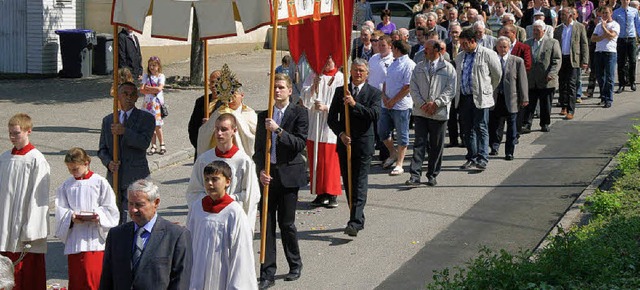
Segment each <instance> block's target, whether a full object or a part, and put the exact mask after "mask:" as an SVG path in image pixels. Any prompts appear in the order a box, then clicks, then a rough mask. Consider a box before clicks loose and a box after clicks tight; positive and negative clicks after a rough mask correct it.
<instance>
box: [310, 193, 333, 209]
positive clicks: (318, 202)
mask: <svg viewBox="0 0 640 290" xmlns="http://www.w3.org/2000/svg"><path fill="white" fill-rule="evenodd" d="M327 204H329V199H328V198H327V197H326V196H325V195H324V194H318V196H316V198H315V199H314V200H313V201H312V202H311V205H312V206H323V205H327Z"/></svg>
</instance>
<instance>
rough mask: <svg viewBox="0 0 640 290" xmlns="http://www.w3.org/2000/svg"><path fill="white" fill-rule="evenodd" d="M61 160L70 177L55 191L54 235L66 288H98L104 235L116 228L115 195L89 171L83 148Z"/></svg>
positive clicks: (72, 149) (116, 208) (116, 210)
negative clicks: (66, 267)
mask: <svg viewBox="0 0 640 290" xmlns="http://www.w3.org/2000/svg"><path fill="white" fill-rule="evenodd" d="M64 161H65V163H66V165H67V168H68V169H69V173H71V175H72V177H70V178H68V179H67V180H66V181H65V182H64V183H63V184H62V185H61V186H60V187H59V188H58V190H57V194H56V230H55V235H56V237H58V238H59V239H60V240H62V242H63V243H64V244H65V247H64V254H65V255H67V259H68V262H69V289H98V288H99V287H100V274H101V272H102V259H103V255H104V248H105V241H106V238H107V233H108V232H109V229H110V228H112V227H115V226H117V225H118V219H119V212H118V207H117V206H116V200H115V194H114V192H113V189H111V186H110V185H109V182H108V181H107V180H106V179H105V178H104V177H102V176H100V175H98V174H95V173H93V172H92V171H91V170H89V164H90V162H91V158H90V157H89V155H87V153H86V152H85V151H84V150H83V149H81V148H71V150H69V152H68V153H67V155H66V156H65V159H64Z"/></svg>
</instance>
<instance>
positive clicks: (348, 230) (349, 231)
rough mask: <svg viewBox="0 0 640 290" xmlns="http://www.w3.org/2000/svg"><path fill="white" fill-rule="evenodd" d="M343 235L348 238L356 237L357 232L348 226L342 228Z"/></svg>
mask: <svg viewBox="0 0 640 290" xmlns="http://www.w3.org/2000/svg"><path fill="white" fill-rule="evenodd" d="M344 233H345V234H347V235H349V236H350V237H357V236H358V230H357V229H356V228H354V227H353V226H352V225H348V226H347V227H346V228H344Z"/></svg>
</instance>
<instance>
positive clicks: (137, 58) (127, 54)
mask: <svg viewBox="0 0 640 290" xmlns="http://www.w3.org/2000/svg"><path fill="white" fill-rule="evenodd" d="M123 67H127V68H129V70H130V71H131V74H132V75H133V77H134V78H135V79H139V78H140V77H142V54H141V53H140V41H138V37H137V36H135V35H134V34H133V33H132V32H131V29H129V28H128V27H123V28H122V30H120V33H118V68H123Z"/></svg>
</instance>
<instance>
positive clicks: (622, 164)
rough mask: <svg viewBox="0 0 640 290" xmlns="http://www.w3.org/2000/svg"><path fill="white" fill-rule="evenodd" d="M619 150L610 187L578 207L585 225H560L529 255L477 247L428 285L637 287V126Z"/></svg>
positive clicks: (639, 138)
mask: <svg viewBox="0 0 640 290" xmlns="http://www.w3.org/2000/svg"><path fill="white" fill-rule="evenodd" d="M634 128H635V129H636V131H637V132H636V133H632V134H630V139H629V141H628V142H627V148H628V150H627V151H626V152H624V153H621V154H619V155H618V156H617V157H616V158H617V159H618V162H619V165H618V166H617V168H616V170H617V176H616V179H615V181H614V182H613V185H612V187H611V188H610V189H609V190H597V191H596V192H595V193H594V194H593V195H591V196H589V197H588V198H587V200H586V201H587V202H586V203H585V206H584V207H583V208H582V210H584V211H587V212H589V213H590V214H591V220H590V221H589V223H588V224H587V225H584V226H580V227H573V228H571V229H569V230H566V231H565V230H564V229H559V234H558V235H556V236H554V237H552V238H551V241H550V243H549V244H548V246H547V247H545V248H544V249H542V250H540V251H539V252H538V253H536V255H535V256H534V255H533V253H532V252H531V251H519V252H517V253H515V254H512V253H509V252H507V251H505V250H499V251H493V250H490V249H488V248H486V247H484V248H482V249H481V250H480V252H479V256H478V257H477V258H475V259H472V260H471V261H469V262H467V263H466V264H465V265H464V266H462V267H454V268H453V270H450V269H448V268H447V269H444V270H440V271H435V274H434V276H433V280H434V282H432V283H431V284H429V285H427V289H640V135H639V133H640V126H635V127H634Z"/></svg>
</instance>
